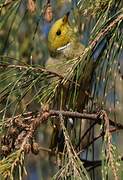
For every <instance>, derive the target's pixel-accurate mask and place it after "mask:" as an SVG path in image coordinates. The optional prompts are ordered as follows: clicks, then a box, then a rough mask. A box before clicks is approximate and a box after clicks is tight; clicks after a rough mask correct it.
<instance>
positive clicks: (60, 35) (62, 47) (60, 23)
mask: <svg viewBox="0 0 123 180" xmlns="http://www.w3.org/2000/svg"><path fill="white" fill-rule="evenodd" d="M68 18H69V13H67V14H66V15H64V16H63V17H62V18H60V19H58V20H57V21H56V22H55V23H54V24H53V25H52V27H51V29H50V31H49V34H48V49H49V52H50V58H49V59H48V61H47V63H46V69H48V70H50V71H53V72H55V73H58V74H59V75H62V76H63V77H64V76H65V75H66V73H67V72H68V71H69V70H70V69H71V68H72V66H73V64H74V61H71V63H69V60H71V59H74V58H77V57H79V56H80V55H81V54H82V52H83V51H84V49H85V47H84V45H82V44H81V43H80V41H79V38H78V37H77V35H76V34H75V32H74V30H73V28H72V27H71V25H70V23H69V20H68ZM67 62H68V63H67ZM92 71H93V61H91V62H89V63H88V64H87V67H85V68H83V69H82V73H81V74H82V76H81V74H80V76H81V78H80V80H81V81H80V87H79V93H78V98H77V101H78V102H75V104H77V105H76V110H77V111H79V112H83V109H84V107H85V104H86V102H87V99H88V96H87V94H86V93H85V92H87V91H89V87H90V86H89V84H90V80H91V78H92V77H91V75H92ZM68 87H69V86H68V84H67V85H64V87H63V91H64V92H63V94H64V96H63V103H62V109H63V110H66V105H67V100H68V99H67V91H69V90H68V89H69V88H68ZM57 103H58V102H57ZM59 104H60V103H59ZM55 108H58V109H60V107H58V106H57V107H55ZM55 124H56V126H58V131H59V125H58V120H57V122H56V123H55ZM80 125H82V128H80V129H81V131H82V132H81V136H82V135H83V134H84V133H85V131H86V130H87V128H88V127H89V126H90V122H89V121H86V122H85V121H81V123H80ZM56 126H55V129H54V131H55V134H57V135H58V133H56ZM61 134H62V133H61ZM88 137H89V135H86V138H84V139H83V143H82V147H83V148H84V144H86V143H87V141H88ZM53 139H55V143H56V138H54V136H53ZM51 144H52V145H51V146H52V147H53V148H54V147H55V145H54V143H53V142H52V140H51ZM59 144H60V143H59ZM52 147H51V148H52Z"/></svg>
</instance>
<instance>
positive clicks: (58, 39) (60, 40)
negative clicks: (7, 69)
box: [48, 13, 73, 52]
mask: <svg viewBox="0 0 123 180" xmlns="http://www.w3.org/2000/svg"><path fill="white" fill-rule="evenodd" d="M68 16H69V14H68V13H67V14H66V15H65V16H64V17H62V18H60V19H58V20H57V21H56V22H55V23H54V24H53V25H52V27H51V29H50V31H49V34H48V48H49V51H50V52H55V51H57V50H58V49H59V48H62V47H63V46H65V45H67V44H69V43H70V42H71V41H72V35H73V31H72V28H71V27H70V24H69V22H68Z"/></svg>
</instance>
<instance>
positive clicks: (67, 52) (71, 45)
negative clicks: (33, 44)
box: [46, 13, 84, 75]
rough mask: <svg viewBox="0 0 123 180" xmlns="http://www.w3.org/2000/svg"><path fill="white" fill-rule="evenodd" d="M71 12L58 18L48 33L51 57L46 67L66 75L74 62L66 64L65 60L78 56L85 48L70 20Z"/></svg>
mask: <svg viewBox="0 0 123 180" xmlns="http://www.w3.org/2000/svg"><path fill="white" fill-rule="evenodd" d="M68 17H69V13H67V14H66V15H64V16H63V17H62V18H60V19H58V20H57V21H56V22H55V23H54V24H53V26H52V27H51V29H50V31H49V34H48V49H49V52H50V55H51V57H50V58H49V59H48V61H47V63H46V67H47V68H48V69H50V70H52V71H54V72H56V73H59V74H60V75H64V74H65V73H66V71H67V70H68V68H69V69H70V68H71V66H72V64H71V65H70V64H68V66H67V65H66V66H64V68H63V64H64V62H65V61H67V60H70V59H73V58H75V57H78V56H79V55H80V54H81V53H82V51H83V50H84V46H83V45H82V44H81V43H80V42H79V40H78V38H77V36H76V34H75V32H74V31H73V29H72V27H71V26H70V24H69V21H68Z"/></svg>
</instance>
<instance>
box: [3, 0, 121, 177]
mask: <svg viewBox="0 0 123 180" xmlns="http://www.w3.org/2000/svg"><path fill="white" fill-rule="evenodd" d="M29 3H33V5H32V6H29ZM49 4H50V6H51V7H52V8H54V9H55V12H54V16H55V18H56V19H57V16H58V17H59V14H58V8H59V6H60V7H62V6H64V5H63V3H62V2H61V1H59V2H57V1H56V2H54V1H53V2H50V1H47V2H45V1H40V0H37V1H36V2H35V1H33V0H28V1H26V0H10V1H9V0H8V1H6V0H2V1H1V2H0V136H1V147H0V149H1V153H0V154H1V156H0V157H1V160H0V174H1V178H3V179H6V178H10V179H22V177H23V175H24V172H25V155H27V154H28V153H29V152H32V153H33V154H36V153H37V152H38V150H39V149H40V148H37V143H36V142H35V134H36V135H37V136H38V134H44V136H45V138H44V140H42V142H41V143H42V144H44V146H45V145H46V147H48V146H49V139H48V138H47V137H50V135H51V131H52V129H53V128H52V119H53V118H51V119H50V118H49V116H48V118H47V119H48V120H47V124H45V125H46V129H45V128H44V126H45V125H44V126H43V125H42V121H41V122H40V123H39V121H40V119H41V118H39V117H42V116H41V115H42V114H41V115H40V111H41V108H42V107H43V106H45V105H48V110H47V111H49V108H51V107H52V109H57V110H58V111H59V112H60V111H61V110H63V109H62V105H63V104H65V109H64V110H68V111H70V112H72V111H73V112H76V111H78V109H79V108H77V107H78V106H81V107H82V106H83V107H84V109H85V111H86V113H88V114H92V113H96V114H97V113H99V112H100V110H105V111H103V113H102V116H101V118H99V119H101V121H100V122H101V123H100V124H101V125H99V124H98V122H95V123H94V124H93V123H92V122H91V121H90V126H91V127H93V128H90V129H89V130H88V132H86V133H85V134H86V136H87V135H88V134H89V135H88V144H89V145H88V144H87V146H86V149H85V151H86V152H85V154H86V155H85V156H84V155H83V154H84V153H83V149H82V147H81V140H82V137H81V131H82V123H81V120H80V118H78V117H74V125H73V126H74V127H72V128H71V129H70V127H69V124H67V125H66V121H67V120H66V119H65V118H64V117H62V115H61V114H60V115H59V117H57V118H56V117H55V118H56V119H58V121H59V122H61V124H60V130H62V133H63V136H64V140H65V143H64V145H63V146H64V151H63V152H58V151H56V152H57V153H56V152H53V153H54V154H55V155H56V157H58V159H59V160H60V166H59V170H57V172H56V174H55V175H54V176H53V179H92V180H94V179H96V178H97V179H108V178H109V179H110V178H111V177H114V179H115V180H118V179H122V178H121V176H122V161H121V160H122V157H121V156H122V153H123V151H122V147H120V146H121V139H122V138H121V139H120V136H119V135H122V129H118V127H119V126H118V124H120V125H121V126H122V124H123V122H122V115H123V114H122V107H123V95H122V90H123V80H122V73H123V72H122V64H123V62H122V61H123V60H121V59H122V53H123V52H122V51H123V2H122V1H120V0H78V1H76V3H75V5H74V1H70V2H67V5H68V10H70V8H69V7H71V14H72V21H73V22H72V25H73V28H75V31H77V32H78V34H80V35H81V34H84V35H83V36H85V37H86V38H85V37H84V38H82V39H81V40H82V41H83V42H85V44H86V48H85V50H84V51H83V52H82V53H81V55H80V56H79V57H76V58H74V59H70V60H68V61H65V62H64V64H63V65H61V66H63V68H64V66H67V67H68V64H70V65H71V64H72V66H70V68H69V69H68V71H67V72H66V74H65V75H64V76H62V75H60V74H57V73H54V72H52V71H48V70H47V69H45V63H46V61H47V59H48V57H49V54H48V49H47V43H46V41H47V40H46V38H45V37H44V35H45V34H46V33H47V32H46V31H47V30H45V28H44V27H45V25H47V24H48V25H49V26H50V25H51V24H52V22H45V21H46V19H45V21H44V16H45V13H46V9H47V8H48V5H49ZM35 6H36V8H35ZM32 11H33V12H32ZM63 11H64V10H63ZM76 28H77V30H76ZM92 63H93V64H94V65H93V68H92ZM84 88H85V90H88V91H87V92H85V91H84ZM64 92H65V93H64ZM85 94H86V98H85V102H84V104H81V99H82V98H83V97H84V96H85ZM83 107H82V108H83ZM45 109H46V108H45ZM101 112H102V111H101ZM47 113H48V112H47ZM99 114H100V113H99ZM46 115H47V114H46ZM68 117H69V115H68ZM68 117H67V118H68ZM70 118H71V117H70ZM44 119H45V118H44ZM63 119H64V121H63ZM110 119H111V120H112V121H113V122H115V123H114V124H115V126H114V127H112V126H111V125H110V123H109V122H110ZM49 122H50V123H49ZM38 123H39V124H38ZM8 124H9V126H8ZM37 124H38V125H39V126H37ZM41 125H42V126H41ZM49 126H50V127H49ZM121 126H120V127H121ZM39 127H41V129H40V128H39ZM47 127H48V128H49V129H48V130H47ZM43 128H44V129H45V130H44V129H43ZM111 128H115V130H114V129H113V130H112V129H111ZM37 129H38V131H37ZM46 130H47V131H48V132H46ZM116 130H117V131H120V133H119V135H117V134H116V133H114V136H113V135H112V132H115V131H116ZM13 134H14V135H13ZM97 134H98V136H100V142H99V143H95V139H96V138H97ZM83 136H84V135H83ZM118 138H119V139H118ZM37 139H38V138H37ZM39 139H40V138H39ZM45 139H46V140H45ZM97 139H99V138H97ZM96 142H97V141H96ZM77 145H78V146H77ZM37 149H38V150H37ZM97 149H98V150H97ZM38 153H39V152H38ZM38 153H37V154H38ZM49 154H50V153H49ZM31 155H32V154H31ZM47 156H48V155H47ZM49 156H50V155H49ZM83 157H84V158H83ZM95 157H98V158H99V159H100V162H101V163H100V166H102V167H96V166H98V165H97V164H96V160H95ZM90 160H91V161H92V164H93V165H91V163H90ZM37 161H38V160H37ZM37 161H36V162H37ZM82 161H83V162H82ZM27 162H28V161H27ZM89 163H90V164H89ZM54 166H55V165H54ZM27 167H28V163H27ZM39 167H40V164H39ZM48 168H52V167H51V166H50V167H48V165H47V169H48ZM37 169H38V168H37ZM39 174H40V173H39ZM52 175H53V174H52Z"/></svg>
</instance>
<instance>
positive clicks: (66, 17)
mask: <svg viewBox="0 0 123 180" xmlns="http://www.w3.org/2000/svg"><path fill="white" fill-rule="evenodd" d="M69 14H70V12H67V13H66V14H65V15H64V17H63V22H64V23H67V22H68V17H69Z"/></svg>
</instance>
